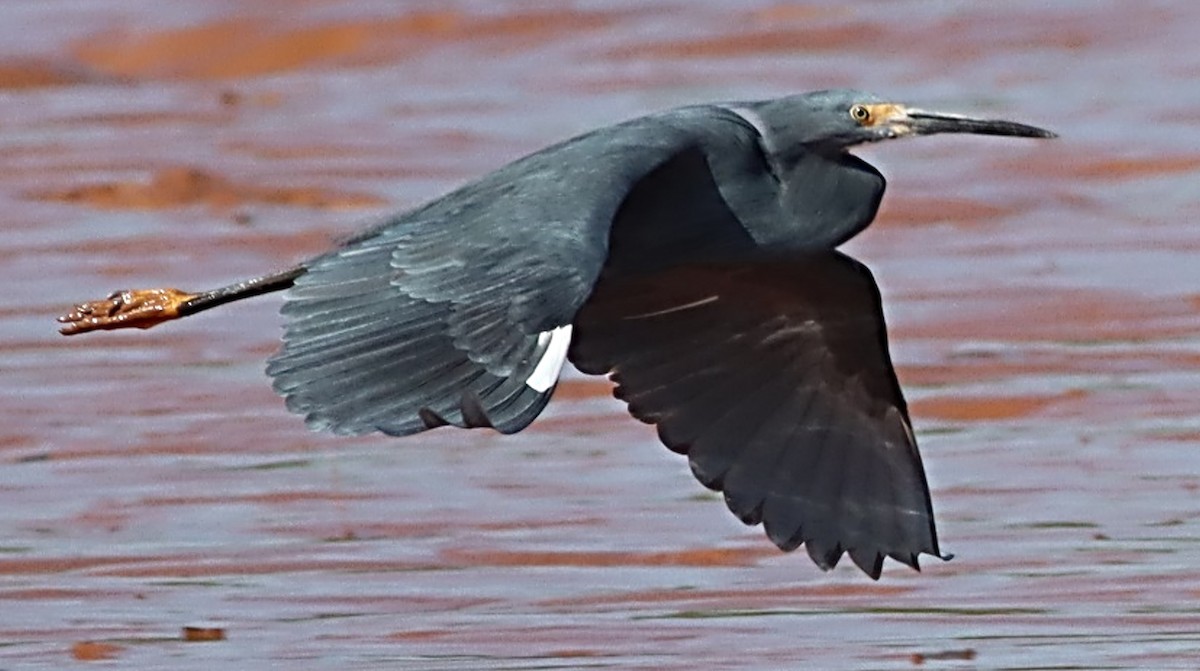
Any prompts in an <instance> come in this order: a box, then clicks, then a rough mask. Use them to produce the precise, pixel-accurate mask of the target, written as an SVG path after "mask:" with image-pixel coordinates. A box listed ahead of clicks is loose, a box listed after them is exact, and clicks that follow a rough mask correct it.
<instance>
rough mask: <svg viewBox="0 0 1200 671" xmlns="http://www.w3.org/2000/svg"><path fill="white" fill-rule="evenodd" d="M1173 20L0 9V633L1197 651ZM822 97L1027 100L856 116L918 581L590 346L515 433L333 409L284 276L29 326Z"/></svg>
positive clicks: (532, 6)
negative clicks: (929, 514)
mask: <svg viewBox="0 0 1200 671" xmlns="http://www.w3.org/2000/svg"><path fill="white" fill-rule="evenodd" d="M1198 30H1200V4H1197V3H1194V2H1184V1H1183V0H1179V1H1177V2H1139V3H1132V2H1118V1H1116V0H1111V1H1109V2H1099V1H1098V2H1091V1H1085V0H1078V1H1070V0H1062V1H1059V2H1054V3H1049V2H1043V1H1034V0H1012V1H1009V2H1005V3H953V2H931V1H928V0H888V1H887V2H884V1H882V0H878V1H867V2H856V3H828V4H823V3H794V4H789V3H772V2H760V1H753V0H751V1H744V2H717V1H715V0H688V1H686V2H685V1H683V0H678V1H675V2H655V3H645V2H635V1H633V0H595V1H591V2H584V1H579V2H515V1H514V2H498V1H491V2H489V1H484V0H478V1H475V2H470V1H446V2H439V3H428V2H397V1H396V0H360V1H356V2H334V1H332V0H286V1H285V0H237V1H234V0H214V1H210V2H203V3H198V2H193V3H183V2H173V3H165V2H151V1H150V0H89V1H86V2H85V1H83V0H4V1H3V3H0V286H2V287H3V288H4V290H3V292H2V293H0V381H2V382H3V384H2V385H0V399H2V400H0V427H2V428H0V462H2V465H0V667H4V668H28V667H32V666H37V665H43V666H46V667H49V668H66V667H68V666H70V665H73V664H82V663H84V662H86V661H89V660H103V659H115V660H117V661H118V663H120V664H121V666H122V667H124V668H152V667H166V666H170V667H171V668H195V669H211V668H266V667H268V666H277V667H279V668H283V667H285V666H286V668H298V669H358V668H362V669H366V668H379V667H380V666H388V667H393V668H417V669H477V668H504V669H546V668H621V669H684V668H686V669H694V668H712V669H718V668H721V669H726V668H728V669H732V668H763V669H772V668H774V669H777V668H793V667H799V666H801V665H804V666H808V667H812V668H908V667H912V666H914V665H921V664H924V665H927V666H929V667H931V668H933V667H935V666H936V667H937V668H964V667H966V668H1007V669H1029V668H1039V669H1046V668H1098V667H1104V668H1121V669H1125V668H1128V669H1138V668H1171V667H1190V666H1192V665H1194V660H1195V659H1197V656H1198V655H1200V615H1198V613H1197V609H1196V605H1195V604H1196V601H1197V598H1198V597H1200V582H1198V581H1200V569H1198V568H1197V566H1198V565H1200V545H1198V541H1200V530H1198V524H1200V520H1198V517H1197V515H1198V511H1200V493H1198V487H1200V455H1198V454H1197V452H1196V446H1197V442H1198V441H1200V394H1198V393H1197V392H1198V391H1200V371H1198V370H1197V369H1198V368H1200V367H1198V365H1197V364H1200V341H1198V340H1197V337H1196V332H1197V326H1198V325H1200V320H1198V319H1197V318H1196V316H1195V312H1196V309H1197V306H1198V305H1200V293H1198V290H1197V288H1198V287H1200V268H1198V267H1197V264H1196V262H1195V259H1196V253H1197V248H1198V247H1200V230H1198V229H1197V227H1196V226H1195V220H1196V219H1197V216H1198V215H1200V197H1198V194H1200V183H1198V179H1197V178H1198V177H1200V111H1198V110H1200V86H1198V85H1197V84H1196V82H1197V81H1200V49H1197V48H1196V42H1195V40H1196V34H1197V31H1198ZM825 87H853V88H859V89H864V90H869V91H872V92H875V93H878V94H880V95H882V96H884V97H886V98H889V99H894V100H897V101H900V102H907V103H911V104H914V105H916V106H921V107H928V108H933V109H946V110H951V111H953V110H958V111H962V112H967V113H973V114H980V115H987V116H998V117H1004V118H1012V119H1015V120H1020V121H1026V122H1029V123H1034V124H1037V125H1042V126H1046V127H1049V128H1052V129H1054V130H1056V131H1058V132H1059V133H1060V134H1061V135H1062V138H1061V139H1060V140H1058V141H1055V142H1045V143H1036V142H1022V141H1002V140H995V139H989V138H975V137H963V136H955V137H938V138H930V139H923V140H920V141H913V142H900V143H887V144H886V145H881V146H878V147H867V148H864V149H862V150H860V151H859V152H858V153H859V154H860V155H862V156H864V157H865V158H867V159H868V160H869V161H871V162H872V163H873V164H875V165H876V166H878V167H879V168H880V169H881V170H882V171H883V172H884V174H885V175H887V176H888V178H889V181H890V187H889V192H888V195H887V196H886V197H885V199H884V204H883V208H882V209H881V211H880V214H879V217H878V219H877V220H876V223H875V225H874V226H873V227H872V228H871V229H870V230H868V231H867V232H866V233H864V234H863V235H861V236H860V237H859V238H857V239H856V240H854V241H853V242H852V243H851V244H849V245H848V247H847V251H849V252H850V253H851V254H853V255H854V256H855V257H857V258H859V259H860V260H862V261H863V262H864V263H867V264H868V265H869V266H870V267H871V268H872V269H873V270H874V273H875V275H876V279H877V280H878V282H879V284H880V285H881V289H882V292H883V296H884V303H885V310H886V313H887V316H888V320H889V326H890V334H891V341H892V354H893V358H894V359H895V362H896V364H897V368H898V372H899V375H900V379H901V382H902V384H903V385H904V388H905V391H906V393H907V395H908V398H909V400H910V403H911V406H912V408H911V410H912V415H913V420H914V424H915V427H916V431H917V435H918V439H919V441H920V442H921V446H922V453H923V455H924V458H925V465H926V470H927V472H928V476H929V481H930V485H931V488H932V490H933V497H934V507H935V510H936V511H937V514H938V521H939V531H940V534H941V538H942V546H943V549H945V550H947V551H949V552H954V553H956V554H957V555H958V556H957V558H956V559H954V560H953V561H951V562H949V563H942V562H939V561H936V560H933V561H927V562H926V567H925V571H924V572H923V573H920V574H917V573H913V572H911V571H909V570H907V569H904V568H903V567H898V566H896V565H894V564H892V563H890V562H889V564H888V565H887V567H886V568H885V571H884V576H883V579H882V580H881V581H880V582H879V583H872V582H871V581H870V580H868V579H867V578H865V577H864V576H863V575H861V574H860V573H858V572H857V571H856V570H855V569H854V568H853V566H843V567H841V568H839V569H838V570H836V571H834V572H832V573H829V574H822V573H821V572H820V571H818V570H817V569H815V568H814V567H813V566H812V565H811V563H810V562H809V560H808V559H807V558H806V557H804V556H803V555H802V554H801V555H799V556H789V555H783V554H781V553H778V552H777V551H776V550H775V549H774V548H773V547H772V546H771V545H770V543H769V542H768V541H766V539H765V538H763V536H762V532H761V530H760V529H748V528H745V527H743V526H742V525H741V524H740V523H738V522H737V521H736V520H735V519H734V518H733V517H732V516H731V515H729V513H728V512H727V511H726V510H725V508H724V505H723V503H722V502H721V501H720V499H719V498H718V497H717V496H715V495H713V494H711V493H709V492H707V491H706V490H704V489H703V488H702V487H701V486H700V485H698V484H697V483H695V482H694V481H693V479H692V477H691V475H690V473H689V472H688V469H687V465H686V463H685V460H684V459H682V458H680V457H679V456H677V455H674V454H671V453H669V452H668V451H667V450H666V449H665V448H663V447H662V446H661V445H660V444H659V443H658V441H657V439H656V437H655V435H654V432H653V430H652V429H650V428H648V427H645V426H643V425H641V424H639V423H637V422H636V421H634V420H632V419H630V418H629V417H628V416H627V415H626V414H625V412H624V408H623V406H622V405H621V404H620V403H618V402H616V401H615V400H613V399H612V398H611V396H610V388H609V385H608V383H607V382H606V381H604V380H603V379H599V378H584V377H582V376H580V375H578V374H572V375H570V376H569V379H568V381H567V382H565V383H564V384H563V385H562V386H561V387H560V388H559V392H558V394H557V396H556V399H555V401H554V402H553V403H551V405H550V407H549V408H548V410H547V412H546V414H545V415H544V416H543V417H542V418H541V419H540V420H539V421H538V422H537V423H535V424H534V425H533V426H532V427H531V428H530V429H529V430H527V431H525V432H523V433H522V434H520V435H519V436H516V437H511V438H502V437H500V436H497V435H493V434H488V433H484V432H465V431H437V432H433V433H430V434H425V435H423V436H420V437H416V438H412V439H406V440H393V439H385V438H379V437H367V438H337V437H331V436H322V435H314V434H310V433H309V432H308V431H307V430H306V429H305V427H304V424H303V422H302V421H301V420H300V418H298V417H295V416H292V415H289V414H288V413H287V411H286V410H285V409H284V407H283V403H282V401H281V400H280V399H278V398H277V397H276V396H275V395H274V394H273V393H272V391H271V389H270V382H269V380H268V379H267V377H266V376H265V375H264V373H263V366H264V363H263V362H264V360H265V358H266V357H267V356H268V355H269V354H270V353H271V352H272V351H274V349H275V347H276V343H277V340H278V335H279V324H280V319H279V317H278V315H277V308H278V304H279V298H278V296H273V297H267V298H261V299H256V300H253V301H246V302H243V303H239V304H236V305H232V306H228V307H227V308H224V309H222V310H219V311H214V312H211V313H207V314H205V315H203V316H198V317H195V318H193V319H189V320H186V321H184V322H179V323H174V324H170V325H167V326H164V327H162V328H160V329H155V330H154V331H150V332H144V333H143V332H133V333H115V334H109V333H104V334H96V335H91V336H83V337H79V338H75V339H70V340H67V339H64V338H62V337H61V336H59V335H57V333H56V325H55V323H54V317H55V316H57V315H59V314H61V313H63V312H65V311H66V310H67V309H68V308H69V307H70V306H71V305H72V304H74V303H76V302H78V301H81V300H87V299H93V298H99V297H101V296H103V295H104V294H106V293H107V292H109V291H110V290H113V289H118V288H143V287H157V286H177V287H180V288H183V289H190V290H198V289H206V288H211V287H214V286H218V285H222V284H225V283H228V282H230V281H233V280H236V279H241V278H245V277H250V276H254V275H258V274H261V273H264V272H266V271H269V270H272V269H279V268H283V267H286V266H288V265H290V264H291V263H293V262H295V261H297V260H299V259H302V258H304V257H306V256H308V255H311V254H314V253H316V252H319V251H321V250H323V249H325V248H326V247H327V246H328V245H329V243H330V241H331V240H333V239H336V238H337V237H339V236H342V235H345V234H347V233H349V232H351V231H353V230H354V229H355V228H357V227H359V226H361V225H364V224H366V223H369V222H372V221H375V220H378V218H379V217H381V216H384V215H386V214H387V213H390V212H394V211H397V210H400V209H404V208H407V207H411V206H413V205H416V204H418V203H420V202H422V201H424V200H426V199H430V198H433V197H435V196H437V195H439V194H441V193H443V192H445V191H446V190H448V189H450V188H452V187H453V186H455V185H457V184H460V183H462V182H464V181H465V180H468V179H470V178H472V177H474V176H477V175H480V174H482V173H484V172H486V171H488V170H490V169H493V168H496V167H498V166H500V165H502V164H504V163H506V162H508V161H510V160H512V159H514V158H517V157H518V156H520V155H522V154H524V153H527V152H530V151H533V150H535V149H538V148H540V147H542V146H544V145H547V144H549V143H551V142H553V141H556V140H559V139H563V138H566V137H569V136H571V135H573V134H576V133H579V132H582V131H585V130H588V129H591V128H593V127H595V126H598V125H602V124H608V123H611V122H615V121H619V120H622V119H625V118H629V117H632V116H637V115H641V114H645V113H649V112H652V111H656V110H659V109H663V108H667V107H672V106H676V105H681V104H687V103H693V102H707V101H712V100H731V99H757V98H766V97H773V96H778V95H783V94H787V93H792V92H798V91H804V90H811V89H817V88H825ZM926 559H929V558H926ZM846 563H847V564H848V563H849V562H846ZM197 624H199V625H201V626H211V627H216V628H220V629H221V630H223V631H224V632H225V634H226V640H223V641H219V642H212V643H185V642H182V641H181V635H180V631H181V629H182V628H183V627H186V626H193V625H197Z"/></svg>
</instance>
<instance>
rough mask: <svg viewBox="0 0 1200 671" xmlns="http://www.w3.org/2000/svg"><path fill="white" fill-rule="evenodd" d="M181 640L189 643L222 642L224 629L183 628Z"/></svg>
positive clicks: (207, 627)
mask: <svg viewBox="0 0 1200 671" xmlns="http://www.w3.org/2000/svg"><path fill="white" fill-rule="evenodd" d="M183 640H185V641H187V642H189V643H203V642H209V641H224V640H225V629H224V628H222V627H209V626H188V627H184V628H183Z"/></svg>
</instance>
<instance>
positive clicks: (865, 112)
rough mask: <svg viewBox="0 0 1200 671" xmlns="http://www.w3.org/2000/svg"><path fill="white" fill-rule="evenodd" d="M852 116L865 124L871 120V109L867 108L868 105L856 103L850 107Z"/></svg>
mask: <svg viewBox="0 0 1200 671" xmlns="http://www.w3.org/2000/svg"><path fill="white" fill-rule="evenodd" d="M850 118H851V119H854V120H855V121H857V122H858V123H860V124H865V123H867V122H868V121H870V120H871V110H869V109H867V106H866V105H855V106H853V107H851V108H850Z"/></svg>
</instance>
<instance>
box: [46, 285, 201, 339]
mask: <svg viewBox="0 0 1200 671" xmlns="http://www.w3.org/2000/svg"><path fill="white" fill-rule="evenodd" d="M195 297H196V294H190V293H187V292H186V291H180V290H179V289H135V290H128V291H114V292H112V293H111V294H109V295H108V297H107V298H105V299H104V300H99V301H89V302H87V303H81V304H79V305H76V306H75V309H74V310H72V311H71V312H68V313H67V314H65V315H63V316H61V317H59V318H58V322H59V323H60V324H64V326H63V327H62V328H60V329H59V330H58V332H59V333H61V334H63V335H75V334H76V333H87V332H88V331H100V330H113V329H123V328H139V329H148V328H150V327H151V326H157V325H159V324H161V323H163V322H165V321H170V320H172V319H178V318H179V317H181V316H182V315H181V314H180V308H182V307H183V305H184V304H185V303H187V302H188V301H190V300H192V299H193V298H195Z"/></svg>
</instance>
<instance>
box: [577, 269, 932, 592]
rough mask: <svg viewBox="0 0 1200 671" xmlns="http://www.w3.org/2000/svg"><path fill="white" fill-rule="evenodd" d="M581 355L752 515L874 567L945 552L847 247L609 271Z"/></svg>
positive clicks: (588, 316)
mask: <svg viewBox="0 0 1200 671" xmlns="http://www.w3.org/2000/svg"><path fill="white" fill-rule="evenodd" d="M570 359H571V361H572V362H574V364H575V365H576V366H577V367H578V368H579V369H580V370H581V371H583V372H585V373H591V374H604V373H608V374H609V375H610V376H611V378H612V380H613V381H614V382H616V383H617V388H616V391H615V392H614V393H615V395H616V396H617V397H618V398H620V399H622V400H624V401H626V402H627V403H628V404H629V412H630V413H631V414H633V416H634V417H637V418H638V419H640V420H642V421H644V422H647V423H651V424H655V425H657V427H658V434H659V437H660V438H661V439H662V441H663V443H665V444H666V445H667V447H669V448H671V449H672V450H674V451H676V452H679V453H681V454H686V455H687V456H688V458H689V462H690V464H691V468H692V472H693V473H694V474H695V475H696V477H697V478H698V479H699V480H700V482H702V483H703V484H705V485H706V486H708V487H710V488H712V489H715V490H719V491H723V492H724V494H725V500H726V503H727V504H728V505H729V509H730V510H731V511H733V513H734V514H735V515H737V516H738V517H739V518H740V519H741V520H742V521H743V522H745V523H746V524H758V523H759V522H762V523H763V526H764V527H765V529H766V533H767V536H768V537H770V539H771V540H772V541H773V542H774V543H775V544H776V545H778V546H779V547H780V548H781V549H783V550H785V551H790V550H794V549H795V548H797V547H799V546H800V545H801V544H802V543H803V544H805V546H806V547H807V550H808V554H809V555H810V556H811V557H812V558H813V560H814V561H815V562H816V563H817V564H818V565H819V566H820V567H821V568H824V569H829V568H832V567H833V566H834V565H836V564H837V562H838V560H839V559H840V557H841V556H842V553H843V552H848V553H849V554H850V557H851V559H852V560H853V561H854V563H855V564H857V565H858V566H859V567H860V568H861V569H862V570H863V571H865V572H866V573H867V574H869V575H870V576H871V577H872V578H878V577H879V574H880V571H881V568H882V565H883V558H884V557H885V556H890V557H892V558H894V559H897V560H899V561H901V562H903V563H905V564H908V565H909V566H912V567H913V568H917V555H918V554H919V553H922V552H925V553H930V554H933V555H938V554H939V553H938V546H937V535H936V531H935V529H934V520H933V510H932V506H931V503H930V498H929V488H928V486H927V485H926V482H925V474H924V470H923V468H922V465H921V457H920V455H919V453H918V452H917V445H916V441H915V439H914V437H913V433H912V430H911V428H910V425H909V419H908V413H907V409H906V406H905V403H904V398H903V396H902V394H901V391H900V387H899V384H898V383H897V381H896V377H895V373H894V371H893V369H892V364H891V360H890V357H889V355H888V350H887V340H886V332H885V326H884V322H883V314H882V310H881V305H880V300H879V292H878V289H877V287H876V285H875V282H874V279H873V278H872V277H871V274H870V271H868V270H867V269H866V268H865V267H864V266H862V265H861V264H859V263H857V262H856V261H854V260H852V259H850V258H848V257H846V256H843V255H841V254H839V253H836V252H829V253H824V254H816V255H792V256H789V257H788V258H784V259H775V260H770V261H761V262H758V263H748V264H743V265H736V266H735V265H717V264H708V265H695V264H693V265H688V266H681V267H677V268H674V269H670V270H667V271H662V272H657V273H646V274H642V275H638V276H634V277H624V278H610V277H608V276H605V277H604V278H603V279H602V280H601V281H600V283H599V284H598V285H597V287H596V291H595V292H594V293H593V295H592V297H591V298H590V299H589V300H588V302H587V303H586V304H585V306H584V307H583V309H582V310H581V311H580V313H579V315H578V317H577V318H576V321H575V338H574V341H573V342H572V346H571V350H570Z"/></svg>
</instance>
